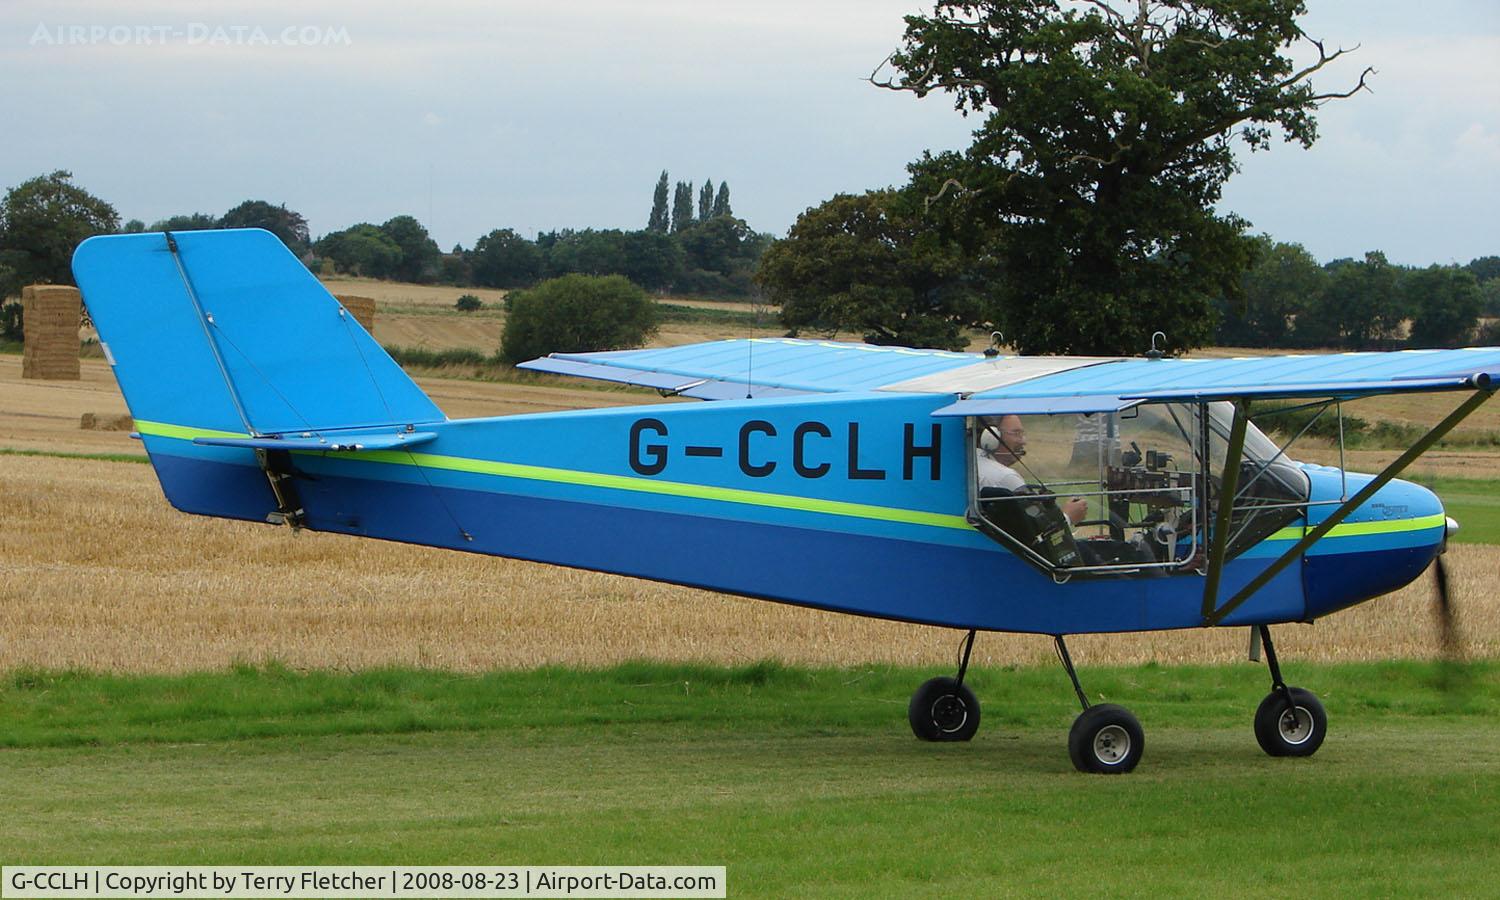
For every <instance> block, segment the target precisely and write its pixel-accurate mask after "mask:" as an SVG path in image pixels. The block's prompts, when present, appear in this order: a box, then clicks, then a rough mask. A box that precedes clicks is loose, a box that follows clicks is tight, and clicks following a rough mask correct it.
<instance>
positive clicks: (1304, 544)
mask: <svg viewBox="0 0 1500 900" xmlns="http://www.w3.org/2000/svg"><path fill="white" fill-rule="evenodd" d="M1476 382H1477V384H1476V387H1477V388H1478V390H1476V391H1475V392H1474V396H1472V397H1470V398H1469V399H1467V400H1465V401H1464V402H1463V403H1461V404H1459V406H1458V408H1457V409H1455V410H1453V412H1451V413H1449V414H1448V417H1447V418H1445V419H1443V421H1441V422H1439V423H1438V424H1436V425H1434V426H1433V428H1432V430H1431V431H1429V432H1427V434H1425V435H1423V436H1422V438H1421V439H1420V440H1418V441H1417V442H1416V443H1415V444H1412V445H1411V446H1410V447H1408V448H1407V450H1406V452H1405V453H1402V454H1401V455H1400V456H1398V457H1397V458H1396V460H1395V461H1394V462H1392V463H1391V464H1390V465H1388V466H1386V467H1385V469H1384V470H1383V471H1382V472H1381V473H1380V474H1379V475H1376V476H1375V478H1374V480H1372V481H1371V482H1370V483H1369V484H1367V485H1365V486H1364V487H1363V488H1360V490H1359V492H1358V493H1356V494H1355V495H1354V496H1353V497H1350V498H1349V499H1348V500H1345V501H1344V503H1343V504H1342V505H1341V506H1339V508H1338V509H1335V510H1334V511H1333V512H1332V513H1330V514H1329V516H1328V518H1326V519H1324V520H1323V521H1322V522H1319V523H1318V524H1317V525H1316V526H1315V527H1313V529H1312V530H1311V531H1308V532H1307V533H1306V534H1304V535H1303V536H1302V539H1301V540H1300V541H1298V542H1297V543H1296V544H1294V545H1292V547H1291V549H1289V550H1287V551H1286V552H1285V553H1283V554H1281V556H1279V557H1277V558H1276V561H1275V562H1273V563H1271V564H1270V565H1269V566H1267V567H1266V568H1265V570H1264V571H1263V572H1261V573H1260V574H1259V575H1257V576H1255V578H1254V579H1252V580H1251V582H1250V583H1249V584H1247V585H1245V586H1244V587H1243V588H1240V590H1239V593H1237V594H1235V595H1234V596H1233V597H1230V598H1229V599H1228V600H1226V601H1224V605H1223V606H1219V607H1217V608H1215V606H1214V602H1215V601H1216V600H1217V598H1216V597H1215V596H1214V595H1213V594H1211V593H1208V591H1207V590H1205V592H1204V596H1203V609H1204V615H1203V624H1204V625H1217V624H1219V623H1220V622H1222V621H1223V620H1224V617H1225V616H1227V615H1229V614H1230V613H1231V612H1234V610H1235V609H1237V608H1238V607H1239V606H1240V604H1242V603H1244V602H1245V601H1246V600H1249V599H1250V597H1251V595H1253V594H1254V593H1255V592H1256V591H1258V590H1260V589H1261V588H1263V587H1265V585H1266V583H1267V582H1269V581H1270V580H1271V579H1272V578H1275V577H1276V575H1277V574H1278V573H1279V572H1280V571H1281V570H1282V569H1285V568H1286V567H1287V566H1288V565H1290V564H1291V563H1292V561H1293V560H1296V559H1298V558H1300V557H1301V556H1302V554H1303V553H1305V552H1306V551H1307V548H1309V547H1311V546H1312V545H1313V544H1315V543H1317V542H1318V541H1319V540H1320V539H1321V538H1322V537H1323V535H1325V534H1327V533H1328V532H1329V531H1332V530H1333V527H1334V526H1335V525H1337V524H1339V523H1340V522H1342V521H1344V519H1345V517H1347V516H1348V515H1349V514H1350V513H1351V512H1353V511H1354V510H1356V509H1358V508H1359V507H1360V506H1362V505H1363V504H1364V502H1365V501H1366V500H1368V499H1370V498H1371V497H1372V496H1374V494H1375V492H1376V491H1378V490H1380V489H1381V488H1383V487H1385V485H1386V483H1387V482H1389V481H1390V480H1391V479H1392V478H1395V477H1396V476H1397V475H1399V474H1401V472H1402V471H1403V470H1405V469H1406V467H1407V466H1409V465H1411V464H1412V462H1413V461H1414V460H1416V458H1417V457H1419V456H1421V455H1422V454H1423V453H1426V452H1427V451H1428V449H1430V448H1431V447H1432V445H1433V444H1435V443H1437V442H1438V441H1439V440H1441V439H1442V437H1443V435H1445V434H1447V433H1448V432H1449V431H1451V430H1453V426H1455V425H1457V424H1458V423H1459V422H1462V421H1463V420H1464V419H1465V418H1467V417H1468V415H1469V413H1471V412H1473V411H1474V410H1476V409H1478V408H1479V407H1480V406H1482V405H1483V404H1484V402H1485V401H1486V400H1488V399H1490V395H1491V394H1492V393H1493V392H1494V391H1493V390H1492V389H1491V388H1490V386H1489V384H1488V379H1485V380H1483V381H1480V380H1478V379H1476ZM1243 414H1244V412H1243V410H1242V409H1240V408H1238V407H1237V408H1236V410H1235V426H1234V427H1235V428H1236V429H1240V428H1241V425H1240V416H1242V415H1243ZM1231 467H1233V469H1237V468H1238V467H1239V461H1238V459H1236V458H1234V455H1232V456H1231V457H1230V459H1229V461H1228V462H1226V463H1225V474H1224V480H1225V481H1228V480H1229V479H1230V478H1232V477H1234V475H1235V474H1236V473H1235V472H1234V471H1233V469H1231ZM1221 495H1222V494H1221ZM1227 496H1230V497H1233V494H1228V495H1227ZM1220 502H1221V504H1222V501H1220ZM1231 502H1232V501H1231ZM1224 518H1225V516H1224V510H1223V508H1222V505H1221V508H1220V510H1219V519H1220V521H1223V519H1224ZM1225 540H1227V537H1225V536H1224V535H1223V533H1222V532H1221V533H1219V534H1215V535H1214V549H1215V551H1216V554H1215V555H1216V556H1217V557H1218V558H1220V559H1221V560H1222V557H1223V550H1222V549H1221V548H1220V547H1219V546H1218V545H1219V544H1220V543H1221V542H1223V541H1225ZM1210 566H1211V568H1210V570H1209V579H1210V584H1211V585H1212V586H1213V588H1214V589H1215V590H1217V586H1218V585H1217V579H1216V578H1215V575H1216V568H1217V567H1212V563H1210Z"/></svg>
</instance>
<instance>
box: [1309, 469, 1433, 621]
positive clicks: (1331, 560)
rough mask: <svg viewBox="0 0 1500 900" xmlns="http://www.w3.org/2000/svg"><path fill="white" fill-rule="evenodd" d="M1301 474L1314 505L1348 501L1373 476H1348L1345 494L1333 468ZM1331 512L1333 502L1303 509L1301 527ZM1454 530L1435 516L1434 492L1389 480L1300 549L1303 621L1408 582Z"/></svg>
mask: <svg viewBox="0 0 1500 900" xmlns="http://www.w3.org/2000/svg"><path fill="white" fill-rule="evenodd" d="M1308 476H1309V478H1310V479H1311V480H1312V497H1311V499H1312V500H1313V502H1314V503H1315V504H1316V503H1317V501H1318V500H1320V499H1321V500H1325V501H1326V500H1338V499H1339V497H1340V496H1342V495H1343V491H1344V490H1347V491H1348V493H1349V494H1351V495H1352V494H1353V493H1355V492H1356V491H1358V490H1359V489H1360V488H1362V487H1364V486H1365V485H1366V484H1369V482H1370V481H1371V480H1372V477H1373V476H1369V475H1355V474H1353V473H1350V474H1349V475H1348V476H1347V488H1345V487H1344V485H1343V484H1342V483H1341V479H1340V477H1339V472H1338V470H1337V469H1333V470H1323V471H1309V472H1308ZM1336 508H1337V504H1336V503H1325V504H1324V505H1321V506H1319V505H1313V506H1310V507H1309V508H1308V509H1309V512H1308V522H1309V524H1311V525H1316V524H1317V523H1318V522H1320V521H1322V520H1323V519H1326V518H1327V517H1328V515H1329V514H1330V513H1332V512H1333V510H1334V509H1336ZM1457 531H1458V523H1457V522H1456V521H1454V520H1453V519H1451V518H1449V517H1448V515H1447V514H1446V513H1445V512H1444V511H1443V504H1442V501H1440V500H1439V499H1438V497H1437V495H1436V494H1434V493H1433V492H1432V491H1430V490H1428V489H1427V488H1425V487H1422V486H1421V485H1418V484H1413V483H1411V482H1409V481H1402V480H1400V479H1393V480H1392V481H1391V482H1389V483H1388V484H1386V485H1385V486H1384V487H1382V488H1381V489H1380V490H1379V491H1376V492H1375V495H1374V496H1373V497H1371V498H1370V499H1369V500H1367V501H1366V502H1365V503H1364V504H1363V505H1362V506H1360V507H1359V508H1358V509H1356V510H1355V511H1354V512H1352V513H1350V514H1349V516H1348V517H1347V518H1346V519H1344V520H1343V521H1342V522H1341V523H1339V524H1338V525H1337V526H1335V527H1334V529H1333V530H1332V531H1330V532H1329V533H1328V535H1327V536H1326V537H1324V538H1323V540H1321V541H1319V542H1318V543H1317V544H1315V545H1313V547H1312V548H1311V549H1309V550H1308V552H1307V555H1306V557H1305V560H1304V563H1303V569H1302V572H1303V586H1304V588H1305V591H1306V597H1307V618H1309V619H1314V618H1317V617H1319V616H1323V615H1326V614H1328V613H1330V612H1333V611H1334V610H1338V609H1343V608H1344V607H1346V606H1353V605H1354V604H1356V603H1360V602H1362V601H1365V600H1369V599H1371V598H1373V597H1378V596H1380V595H1382V594H1388V593H1390V592H1391V591H1394V590H1396V589H1398V588H1401V587H1403V586H1405V585H1407V584H1409V583H1410V582H1411V581H1412V580H1413V579H1415V578H1416V577H1417V576H1418V575H1421V574H1422V572H1423V571H1425V570H1426V568H1427V567H1428V565H1429V564H1431V562H1432V560H1433V558H1434V557H1435V556H1437V555H1438V554H1439V553H1441V552H1442V551H1443V549H1444V547H1445V546H1446V544H1447V540H1448V538H1449V537H1450V536H1451V535H1453V534H1454V533H1456V532H1457Z"/></svg>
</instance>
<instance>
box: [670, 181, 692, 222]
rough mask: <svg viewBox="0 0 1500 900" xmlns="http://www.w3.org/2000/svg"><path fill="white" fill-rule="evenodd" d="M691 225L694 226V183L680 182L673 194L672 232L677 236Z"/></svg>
mask: <svg viewBox="0 0 1500 900" xmlns="http://www.w3.org/2000/svg"><path fill="white" fill-rule="evenodd" d="M691 224H693V183H692V182H691V181H679V182H677V187H676V189H675V190H674V191H673V192H672V232H673V233H674V234H675V233H676V232H679V231H681V230H682V229H684V228H686V227H688V226H689V225H691Z"/></svg>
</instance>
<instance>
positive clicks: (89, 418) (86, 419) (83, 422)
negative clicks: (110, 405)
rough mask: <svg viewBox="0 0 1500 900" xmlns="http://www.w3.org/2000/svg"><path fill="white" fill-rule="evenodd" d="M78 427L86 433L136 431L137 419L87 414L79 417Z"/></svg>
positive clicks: (103, 414) (125, 416) (105, 414)
mask: <svg viewBox="0 0 1500 900" xmlns="http://www.w3.org/2000/svg"><path fill="white" fill-rule="evenodd" d="M78 427H79V428H81V429H83V430H84V431H134V430H135V419H132V418H131V417H130V416H129V415H123V416H122V415H116V414H114V413H91V412H87V413H84V414H83V415H82V416H80V417H79V419H78Z"/></svg>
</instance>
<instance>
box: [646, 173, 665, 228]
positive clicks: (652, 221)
mask: <svg viewBox="0 0 1500 900" xmlns="http://www.w3.org/2000/svg"><path fill="white" fill-rule="evenodd" d="M668 215H669V214H668V213H667V170H666V169H662V170H661V177H660V178H658V179H657V180H656V193H655V194H653V195H652V197H651V217H650V218H649V219H647V220H646V230H647V231H658V232H661V233H662V234H666V233H667V228H668V226H669V225H670V221H669V219H668Z"/></svg>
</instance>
